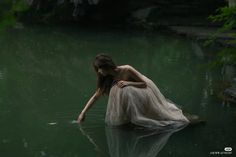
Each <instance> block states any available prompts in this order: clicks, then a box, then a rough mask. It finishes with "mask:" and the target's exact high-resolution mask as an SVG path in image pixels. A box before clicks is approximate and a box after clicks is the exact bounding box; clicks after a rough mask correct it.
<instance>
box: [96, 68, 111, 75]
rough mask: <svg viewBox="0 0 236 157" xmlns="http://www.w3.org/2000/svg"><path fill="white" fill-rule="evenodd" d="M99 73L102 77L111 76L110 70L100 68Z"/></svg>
mask: <svg viewBox="0 0 236 157" xmlns="http://www.w3.org/2000/svg"><path fill="white" fill-rule="evenodd" d="M98 73H99V74H101V75H102V76H107V75H108V74H109V72H108V70H106V69H104V68H98Z"/></svg>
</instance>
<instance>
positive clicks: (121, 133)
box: [80, 126, 184, 157]
mask: <svg viewBox="0 0 236 157" xmlns="http://www.w3.org/2000/svg"><path fill="white" fill-rule="evenodd" d="M183 128H184V127H181V128H179V129H168V130H165V131H163V130H162V131H160V130H147V129H144V128H138V127H122V128H117V127H115V128H112V127H108V126H107V127H105V134H106V138H107V145H108V149H109V155H110V156H111V157H143V156H145V157H156V156H157V154H158V153H159V152H160V151H161V149H162V148H163V147H164V146H165V144H166V143H167V141H168V139H169V137H170V136H171V135H172V134H173V133H174V132H177V131H179V130H181V129H183ZM80 130H81V132H82V134H83V135H85V136H86V137H87V138H88V140H89V141H90V142H91V143H92V144H93V145H94V147H95V149H96V150H98V151H99V152H100V153H101V149H100V148H99V145H98V144H97V143H96V141H95V140H94V139H93V138H92V137H91V135H88V134H87V132H86V131H85V129H83V128H82V127H80ZM101 147H102V146H101ZM103 153H105V154H108V152H103Z"/></svg>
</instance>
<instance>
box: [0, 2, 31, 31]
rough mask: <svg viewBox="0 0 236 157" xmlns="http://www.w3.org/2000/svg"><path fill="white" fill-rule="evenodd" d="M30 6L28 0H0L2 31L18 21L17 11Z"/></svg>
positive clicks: (0, 24) (0, 29)
mask: <svg viewBox="0 0 236 157" xmlns="http://www.w3.org/2000/svg"><path fill="white" fill-rule="evenodd" d="M28 8H29V5H28V3H27V1H26V0H15V1H12V0H1V2H0V31H2V30H4V29H5V28H7V27H9V26H12V25H14V24H15V23H16V21H17V17H16V15H17V13H20V12H22V11H25V10H27V9H28Z"/></svg>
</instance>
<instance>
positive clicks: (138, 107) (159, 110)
mask: <svg viewBox="0 0 236 157" xmlns="http://www.w3.org/2000/svg"><path fill="white" fill-rule="evenodd" d="M141 77H142V78H143V80H145V82H146V83H147V87H146V88H137V87H134V86H126V87H124V88H120V87H118V86H117V85H116V84H115V85H114V86H112V88H111V90H110V93H109V99H108V104H107V112H106V118H105V122H106V123H107V124H108V125H112V126H118V125H123V124H127V123H132V124H135V125H138V126H143V127H147V128H156V129H165V128H167V127H168V128H172V129H173V128H178V127H183V126H184V125H187V124H188V123H189V120H188V119H187V118H186V117H185V116H184V115H183V113H182V110H181V109H179V108H178V107H177V106H176V105H175V104H174V103H172V102H170V101H169V100H167V99H166V98H165V97H164V96H163V95H162V93H161V92H160V90H159V89H158V88H157V86H156V85H155V84H154V83H153V82H152V80H150V79H149V78H147V77H146V76H144V75H141Z"/></svg>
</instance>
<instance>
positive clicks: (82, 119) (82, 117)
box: [77, 113, 85, 123]
mask: <svg viewBox="0 0 236 157" xmlns="http://www.w3.org/2000/svg"><path fill="white" fill-rule="evenodd" d="M84 119H85V114H84V113H80V115H79V117H78V119H77V121H78V123H81V122H83V121H84Z"/></svg>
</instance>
